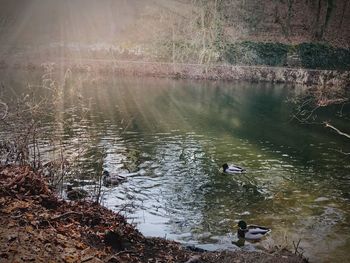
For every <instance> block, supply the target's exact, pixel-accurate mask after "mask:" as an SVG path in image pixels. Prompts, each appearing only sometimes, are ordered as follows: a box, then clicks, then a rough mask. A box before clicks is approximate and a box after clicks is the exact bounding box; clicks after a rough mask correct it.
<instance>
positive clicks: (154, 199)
mask: <svg viewBox="0 0 350 263" xmlns="http://www.w3.org/2000/svg"><path fill="white" fill-rule="evenodd" d="M0 76H1V79H0V80H1V81H2V82H3V84H4V88H3V89H2V91H1V94H0V95H1V97H0V98H1V99H2V100H3V101H6V102H8V103H9V104H10V103H12V102H13V101H14V99H18V98H20V97H21V96H25V95H26V94H27V93H28V94H29V95H28V97H29V98H31V97H32V96H33V97H35V98H36V100H37V99H38V98H41V97H40V96H43V97H45V96H44V94H45V95H47V94H49V93H50V92H51V91H50V90H49V89H48V88H47V83H46V84H45V85H46V86H45V87H46V88H42V87H41V85H42V84H43V82H45V81H47V79H46V80H45V78H48V76H45V77H44V79H43V76H42V74H41V73H39V72H29V73H28V72H27V73H25V72H12V73H8V72H1V74H0ZM66 77H67V76H66ZM58 78H59V76H58ZM50 83H51V82H50ZM56 84H57V82H56ZM53 86H54V85H53ZM300 92H302V91H301V90H300V89H298V88H296V87H293V86H284V85H273V84H266V83H265V84H258V83H248V82H205V81H185V80H169V79H153V78H121V77H111V76H98V75H94V74H76V75H73V76H71V77H69V78H67V79H66V86H65V88H64V89H62V90H61V93H60V96H57V97H54V98H55V102H54V107H53V108H50V110H49V111H50V113H51V117H48V118H47V117H45V118H43V120H42V123H43V125H42V126H43V132H42V134H41V136H40V138H41V139H40V142H39V146H40V149H41V152H42V157H41V158H44V159H45V158H46V159H53V158H57V156H58V154H57V145H58V144H59V145H61V148H63V149H64V155H65V156H66V157H67V159H73V158H75V160H79V161H76V164H75V169H76V171H75V173H76V176H77V177H80V178H83V179H89V178H90V177H91V178H92V177H93V176H95V175H96V174H97V173H100V172H101V169H102V168H103V169H107V170H109V171H110V172H113V173H122V174H127V177H128V180H127V182H125V183H123V184H121V185H120V186H117V187H109V188H107V187H103V188H102V190H103V204H104V205H106V206H107V207H109V208H111V209H113V210H115V211H120V210H121V211H122V213H124V214H125V215H126V216H127V217H128V218H129V219H128V220H129V222H131V223H135V224H137V228H138V229H139V230H140V231H141V232H142V233H143V234H145V235H146V236H159V237H166V238H168V239H173V240H178V241H180V242H183V243H186V244H194V245H198V246H200V247H203V248H206V249H237V247H236V246H235V245H234V244H232V241H236V240H237V237H236V230H235V228H234V225H235V224H236V223H237V220H239V219H244V220H246V221H247V222H248V223H255V224H261V225H266V226H269V227H271V228H272V233H271V235H270V236H269V237H268V238H267V239H266V240H264V241H263V242H261V243H260V244H258V245H256V244H254V245H253V244H249V243H248V244H245V246H244V247H243V249H246V250H252V249H256V247H257V246H258V247H259V246H263V247H265V248H272V247H273V246H276V245H277V246H281V247H283V246H285V245H289V246H290V247H292V248H293V246H292V242H293V241H294V242H295V243H297V242H298V241H299V239H301V242H300V247H301V248H302V249H303V251H305V253H304V255H306V256H307V257H309V258H310V259H311V260H312V261H314V262H346V260H348V259H349V257H348V251H350V202H349V200H350V162H349V159H350V158H349V155H348V156H346V155H344V154H343V153H341V151H343V152H350V141H349V140H348V139H346V138H345V137H341V136H339V135H337V134H335V133H334V132H333V131H331V130H327V129H326V128H324V127H323V126H322V125H304V124H301V123H299V122H297V121H295V120H292V119H291V116H292V113H293V109H294V108H295V105H293V104H291V103H289V102H288V100H287V99H288V98H290V97H293V96H294V95H295V94H297V93H300ZM41 99H42V98H41ZM48 103H50V102H48ZM338 110H339V109H338V108H332V109H330V110H322V111H318V112H316V113H315V114H316V115H317V116H318V117H319V118H321V119H324V120H332V121H333V122H332V123H335V124H337V125H338V126H337V127H341V128H342V129H344V130H345V131H346V130H347V131H349V130H350V123H349V121H347V122H346V121H345V119H344V118H338V117H336V116H337V113H338ZM342 110H343V114H349V111H350V109H349V107H344V108H343V109H342ZM36 117H38V116H36ZM2 134H3V135H2V136H5V135H4V133H2ZM52 138H55V139H52ZM55 147H56V148H55ZM55 149H56V150H55ZM77 157H78V158H77ZM225 162H227V163H234V164H237V165H240V166H243V167H245V168H246V170H247V173H245V174H237V175H226V174H222V172H221V171H220V168H221V166H222V164H223V163H225ZM87 188H89V187H88V186H87Z"/></svg>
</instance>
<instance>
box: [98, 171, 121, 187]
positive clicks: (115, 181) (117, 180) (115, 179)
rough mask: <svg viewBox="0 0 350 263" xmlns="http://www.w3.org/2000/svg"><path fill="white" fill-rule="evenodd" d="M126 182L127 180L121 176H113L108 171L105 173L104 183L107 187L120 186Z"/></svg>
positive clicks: (103, 176)
mask: <svg viewBox="0 0 350 263" xmlns="http://www.w3.org/2000/svg"><path fill="white" fill-rule="evenodd" d="M125 181H126V178H125V177H124V176H121V175H117V174H116V175H112V174H110V173H109V172H108V171H103V175H102V182H103V185H105V186H110V185H119V184H121V183H123V182H125Z"/></svg>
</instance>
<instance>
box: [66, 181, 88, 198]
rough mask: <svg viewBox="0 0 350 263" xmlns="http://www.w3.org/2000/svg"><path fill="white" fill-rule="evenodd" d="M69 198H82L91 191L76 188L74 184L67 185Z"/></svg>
mask: <svg viewBox="0 0 350 263" xmlns="http://www.w3.org/2000/svg"><path fill="white" fill-rule="evenodd" d="M66 194H67V198H68V199H69V200H71V201H75V200H80V199H84V198H86V197H88V195H89V193H88V192H87V191H85V190H84V189H79V188H75V189H73V187H72V185H67V191H66Z"/></svg>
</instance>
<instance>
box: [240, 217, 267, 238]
mask: <svg viewBox="0 0 350 263" xmlns="http://www.w3.org/2000/svg"><path fill="white" fill-rule="evenodd" d="M238 227H239V229H238V230H237V236H238V237H239V238H243V239H246V240H252V241H259V240H260V239H262V238H263V237H264V236H266V235H267V234H268V233H270V232H271V229H270V228H267V227H264V226H257V225H247V223H246V222H244V221H239V222H238Z"/></svg>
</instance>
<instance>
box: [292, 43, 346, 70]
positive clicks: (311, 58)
mask: <svg viewBox="0 0 350 263" xmlns="http://www.w3.org/2000/svg"><path fill="white" fill-rule="evenodd" d="M297 52H298V55H299V57H300V59H301V63H302V66H303V67H304V68H311V69H339V70H349V69H350V50H349V49H345V48H334V47H331V46H328V45H323V44H314V43H302V44H300V45H298V46H297Z"/></svg>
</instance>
